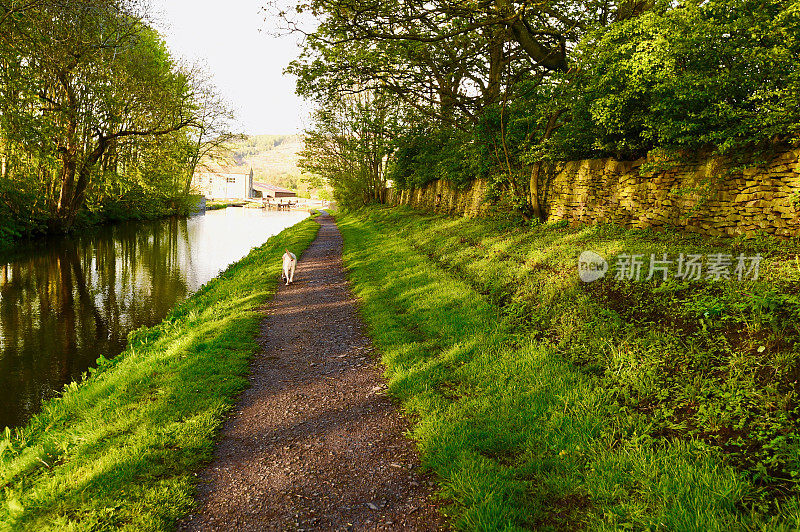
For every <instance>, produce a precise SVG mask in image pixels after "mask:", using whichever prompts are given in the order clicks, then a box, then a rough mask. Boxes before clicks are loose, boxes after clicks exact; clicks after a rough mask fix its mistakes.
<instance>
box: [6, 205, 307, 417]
mask: <svg viewBox="0 0 800 532" xmlns="http://www.w3.org/2000/svg"><path fill="white" fill-rule="evenodd" d="M307 216H308V214H306V213H300V212H288V213H287V212H280V213H278V212H264V211H261V210H260V209H244V208H227V209H222V210H218V211H209V212H207V213H206V214H205V215H201V216H195V217H193V218H189V219H177V218H173V219H166V220H157V221H148V222H126V223H121V224H116V225H113V226H108V227H103V228H99V229H96V230H93V231H91V232H90V233H89V234H86V235H75V236H71V237H57V238H56V237H54V238H49V239H46V240H41V241H38V242H36V243H33V244H30V245H26V246H20V247H18V248H16V249H14V250H13V251H11V252H10V253H7V254H5V255H4V256H2V257H0V428H2V427H4V426H10V427H15V426H18V425H21V424H23V423H24V422H25V421H26V420H27V419H28V418H29V417H30V416H31V415H33V414H35V413H36V412H38V410H39V408H40V406H41V404H42V401H44V400H45V399H48V398H50V397H53V396H54V395H56V393H57V392H58V391H59V390H61V389H62V388H63V385H64V384H65V383H68V382H70V381H73V380H76V379H78V378H80V376H81V374H82V373H83V372H84V371H86V369H87V368H89V367H90V366H93V365H94V364H95V360H96V359H97V358H98V357H99V356H100V355H103V356H105V357H106V358H111V357H113V356H116V355H117V354H119V353H120V352H121V351H122V350H123V349H124V347H125V343H126V341H127V335H128V333H129V332H130V331H132V330H134V329H137V328H138V327H141V326H151V325H155V324H156V323H158V322H159V321H161V320H162V319H163V318H164V317H165V316H166V315H167V313H168V312H169V311H170V310H171V309H172V308H173V307H174V306H175V305H176V304H177V303H179V302H181V301H182V300H184V299H186V297H188V296H189V295H190V294H192V293H193V292H194V291H196V290H197V289H198V288H200V286H202V285H203V284H205V283H206V282H208V281H209V280H210V279H212V278H213V277H215V276H216V275H217V274H218V273H219V272H221V271H222V270H224V269H225V267H226V266H227V265H228V264H230V263H231V262H234V261H236V260H238V259H240V258H241V257H243V256H245V255H246V254H247V253H248V252H249V251H250V249H251V248H252V247H254V246H258V245H260V244H262V243H263V242H265V241H266V240H267V239H268V238H269V237H270V236H272V235H274V234H277V233H279V232H280V231H282V230H283V229H285V228H287V227H289V226H291V225H294V224H295V223H297V222H299V221H300V220H302V219H303V218H305V217H307Z"/></svg>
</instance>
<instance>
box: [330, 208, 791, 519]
mask: <svg viewBox="0 0 800 532" xmlns="http://www.w3.org/2000/svg"><path fill="white" fill-rule="evenodd" d="M339 224H340V228H341V230H342V233H343V236H344V241H345V261H346V264H347V267H348V269H349V271H350V275H351V279H352V281H353V284H354V289H355V291H356V293H357V294H358V295H359V296H360V298H361V300H362V314H363V316H364V318H365V319H366V320H367V322H368V324H369V326H370V329H371V332H372V335H373V336H374V339H375V341H376V343H377V344H378V345H379V347H380V348H381V350H382V352H383V360H384V362H385V363H386V366H387V377H388V379H389V382H390V392H391V393H392V394H393V395H394V396H395V397H397V398H398V399H400V400H401V401H402V403H403V405H404V408H405V409H406V411H407V412H408V413H409V414H410V416H411V417H412V419H413V420H414V428H413V430H412V436H413V437H414V438H415V439H416V440H417V441H418V442H419V446H420V449H421V451H422V459H423V463H424V465H425V466H426V467H428V468H430V469H431V470H433V471H434V472H435V473H436V475H437V476H438V477H439V479H440V490H439V495H440V496H441V497H442V498H443V499H444V500H445V501H447V509H446V512H447V513H448V515H449V516H450V517H451V518H452V521H453V523H454V524H455V525H456V527H457V528H460V529H464V530H518V529H537V530H538V529H541V530H548V529H551V530H574V529H578V528H587V529H591V530H617V529H626V528H630V529H636V530H646V529H668V530H746V529H767V530H793V529H797V528H798V527H800V503H799V502H798V473H799V472H800V460H799V459H798V458H799V456H800V454H799V451H798V448H799V445H798V419H799V418H800V416H799V415H798V414H799V413H800V410H799V407H798V399H797V398H798V393H800V389H798V386H797V379H798V377H800V374H798V368H800V364H798V361H799V360H800V350H799V349H798V342H797V340H798V338H799V337H800V330H798V329H799V328H800V319H798V317H800V313H798V309H800V303H799V302H798V300H797V297H796V296H797V293H798V290H797V289H798V283H799V282H800V267H798V266H797V265H796V264H795V256H796V254H798V249H799V246H798V242H797V241H791V242H784V243H779V242H775V241H773V240H770V239H764V238H761V239H751V240H745V239H734V240H730V239H728V240H725V239H708V238H700V237H697V236H694V235H680V234H676V233H670V232H663V233H657V232H652V231H642V230H626V229H624V228H621V227H616V226H590V227H563V226H560V225H559V224H556V225H542V226H538V227H534V228H514V227H509V226H505V227H503V226H501V225H499V224H497V223H496V222H493V221H491V220H470V219H465V218H449V217H444V216H436V215H423V214H420V213H416V212H414V211H411V210H409V209H404V208H371V209H366V210H362V211H360V212H356V213H349V214H346V215H341V216H340V217H339ZM585 249H592V250H594V251H597V252H599V253H600V254H602V255H604V256H606V257H609V256H613V255H616V254H619V253H622V252H627V253H635V252H642V253H647V254H649V253H651V252H652V253H661V252H669V253H671V254H677V253H690V252H695V253H712V252H715V251H728V252H734V253H739V252H740V251H742V252H746V253H748V254H750V253H754V252H760V253H762V254H763V255H764V256H765V257H766V259H765V261H764V263H762V270H761V278H760V280H758V281H748V282H742V283H740V282H738V281H735V282H727V281H726V282H712V281H692V282H686V283H679V282H673V281H668V282H663V283H658V282H640V283H634V282H630V281H615V280H613V279H604V280H602V281H596V282H595V283H592V284H589V285H586V284H583V283H581V282H580V280H579V279H578V275H577V268H576V265H577V264H576V263H577V256H578V254H579V253H580V252H581V251H583V250H585Z"/></svg>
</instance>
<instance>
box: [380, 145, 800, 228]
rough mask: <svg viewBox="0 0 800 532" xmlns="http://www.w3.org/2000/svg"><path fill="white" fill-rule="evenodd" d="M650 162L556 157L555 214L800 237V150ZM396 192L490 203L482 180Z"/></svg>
mask: <svg viewBox="0 0 800 532" xmlns="http://www.w3.org/2000/svg"><path fill="white" fill-rule="evenodd" d="M645 162H647V161H646V159H641V160H638V161H617V160H614V159H593V160H583V161H569V162H564V163H559V164H557V165H556V166H555V168H554V169H553V171H552V174H551V175H550V179H549V183H548V185H547V198H546V211H547V212H548V213H549V220H561V219H566V220H569V221H571V222H582V223H597V222H615V223H619V224H623V225H627V226H630V227H653V226H655V227H657V226H663V225H671V226H675V227H678V228H681V229H683V230H685V231H692V232H697V233H702V234H708V235H736V234H743V233H750V232H755V231H764V232H767V233H771V234H775V235H779V236H795V235H798V236H800V204H798V203H797V202H798V201H800V149H793V150H788V151H785V152H783V153H781V154H779V155H778V156H776V157H775V158H774V159H773V160H772V161H770V162H769V163H767V164H765V165H762V166H757V167H751V168H744V169H743V170H742V169H739V170H730V169H729V168H728V167H726V166H725V165H724V164H723V163H721V162H720V161H719V160H717V159H707V160H704V161H700V162H697V163H694V164H682V165H671V166H664V169H662V170H660V171H656V172H652V173H649V174H648V173H645V172H642V171H641V168H642V165H643V164H644V163H645ZM397 192H399V191H394V193H393V194H391V196H390V198H391V199H390V201H391V202H393V203H396V204H404V205H411V206H414V207H416V208H420V209H425V210H432V211H436V212H446V213H451V214H459V215H462V216H480V215H482V214H484V213H485V212H486V209H487V207H488V206H487V204H486V201H485V198H484V196H485V192H486V182H485V180H482V179H479V180H476V181H475V182H474V184H473V185H472V187H471V188H469V189H467V190H464V191H454V190H452V189H450V187H449V186H448V184H447V183H445V182H443V181H437V182H434V183H431V184H429V185H427V186H425V187H423V188H419V189H414V190H406V191H402V192H400V193H399V194H398V193H397Z"/></svg>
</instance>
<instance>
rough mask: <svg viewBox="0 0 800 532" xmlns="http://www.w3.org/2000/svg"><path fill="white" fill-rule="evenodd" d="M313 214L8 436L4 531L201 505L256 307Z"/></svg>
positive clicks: (116, 525)
mask: <svg viewBox="0 0 800 532" xmlns="http://www.w3.org/2000/svg"><path fill="white" fill-rule="evenodd" d="M317 228H318V225H317V224H316V223H315V222H313V221H311V220H305V221H303V222H301V223H299V224H297V225H295V226H294V227H292V228H289V229H287V230H285V231H283V232H282V233H280V234H279V235H276V236H274V237H272V238H270V239H269V241H268V242H267V243H265V244H264V245H262V246H261V247H259V248H256V249H254V250H253V251H252V252H251V253H250V254H249V255H248V256H247V257H245V258H243V259H242V260H240V261H239V262H237V263H236V264H234V265H232V266H230V267H229V268H228V269H227V270H226V271H225V272H223V273H222V274H221V275H220V276H219V277H218V278H216V279H214V280H212V281H211V282H209V283H208V284H207V285H205V286H204V287H203V288H201V289H200V290H199V291H198V292H197V293H196V294H195V295H193V296H192V297H191V298H189V299H188V300H187V301H185V302H184V303H182V304H181V305H179V306H178V307H177V308H175V310H174V311H173V312H172V313H171V314H170V316H168V317H167V318H166V319H165V320H164V321H163V322H162V323H161V324H160V325H158V326H156V327H152V328H149V329H139V330H138V331H136V332H134V333H133V334H132V335H131V338H130V341H129V346H128V348H127V349H126V350H125V352H123V353H122V354H121V355H119V356H118V357H116V358H114V359H113V360H110V361H109V360H105V359H100V360H99V361H98V362H99V365H98V368H97V369H94V370H92V372H91V375H90V376H88V377H87V378H85V379H84V380H83V381H82V382H80V383H72V384H70V385H68V386H67V387H66V388H65V390H64V393H63V395H62V396H61V397H60V398H57V399H55V400H52V401H49V402H48V403H46V404H45V405H44V407H43V409H42V412H41V413H40V414H38V415H37V416H35V417H34V418H33V419H31V420H30V422H29V423H28V424H27V426H25V427H23V428H21V429H18V430H15V431H13V433H12V432H11V431H8V430H7V431H6V434H5V437H4V438H2V439H0V487H2V493H0V529H2V530H59V531H61V530H107V529H127V530H137V531H139V530H164V529H172V528H174V523H175V521H176V519H178V518H179V517H180V516H182V515H183V514H185V513H186V512H187V511H188V510H189V509H190V508H191V506H192V504H193V493H194V487H193V479H194V476H193V473H194V472H195V471H196V470H198V468H199V467H200V465H201V464H202V463H203V462H204V461H206V460H208V459H209V458H210V457H211V454H212V450H213V443H214V437H215V435H216V434H217V432H218V429H219V427H220V423H221V420H222V416H223V415H224V413H225V412H226V411H227V410H228V409H229V408H230V407H231V405H232V404H233V401H234V400H235V397H236V395H237V394H238V393H239V392H240V391H241V390H242V389H244V388H245V387H246V385H247V378H246V374H247V373H248V361H249V359H250V357H251V355H252V354H253V353H254V352H256V351H257V349H258V346H257V344H256V342H255V337H256V335H257V332H258V323H259V321H260V320H261V314H260V313H259V312H256V310H257V308H258V307H259V306H260V305H263V304H264V303H265V302H266V301H267V300H268V299H269V298H270V297H271V295H272V294H273V293H274V290H275V286H276V284H277V281H278V275H279V270H280V256H281V255H282V253H283V250H284V248H286V247H288V248H290V249H292V250H294V251H295V252H296V253H298V254H299V253H300V252H302V250H304V249H305V248H306V247H307V246H308V245H309V244H310V243H311V242H312V241H313V239H314V238H315V236H316V233H317Z"/></svg>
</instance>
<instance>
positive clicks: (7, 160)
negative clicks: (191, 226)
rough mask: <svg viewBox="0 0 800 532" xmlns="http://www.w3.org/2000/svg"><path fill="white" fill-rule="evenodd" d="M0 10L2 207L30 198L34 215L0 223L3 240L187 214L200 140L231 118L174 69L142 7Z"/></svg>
mask: <svg viewBox="0 0 800 532" xmlns="http://www.w3.org/2000/svg"><path fill="white" fill-rule="evenodd" d="M0 10H2V11H3V13H2V14H1V15H0V171H1V172H2V173H1V174H0V181H2V186H0V202H3V203H6V204H15V202H17V201H18V200H20V199H23V198H21V197H19V194H17V193H16V191H17V190H22V191H24V194H25V195H26V198H25V199H26V202H24V203H23V204H22V205H25V206H26V207H30V209H29V212H28V213H27V214H26V213H25V212H23V211H22V210H20V209H18V210H17V211H16V212H15V213H12V215H11V216H9V215H7V214H6V215H3V216H2V219H0V228H2V229H0V231H2V232H3V235H4V236H3V238H4V239H7V238H6V237H8V236H9V235H11V236H14V237H17V235H19V236H25V235H28V234H32V233H36V232H37V231H38V230H39V228H40V226H41V225H42V223H45V224H46V225H47V226H48V229H49V230H52V231H67V230H70V229H72V228H73V227H74V226H75V225H76V223H77V224H80V223H88V222H91V221H98V220H99V221H102V220H103V219H119V218H122V217H125V218H129V217H133V218H139V217H153V216H159V215H161V216H163V215H165V214H169V213H175V212H183V211H185V210H186V209H185V208H184V206H183V204H184V203H185V202H186V201H187V196H188V195H189V189H188V185H187V183H188V181H189V179H190V178H191V175H192V172H193V170H194V165H195V164H196V157H197V155H198V150H201V151H202V150H203V149H205V148H204V147H203V146H204V142H203V141H202V135H196V134H195V133H196V132H197V131H198V130H201V131H203V132H204V133H205V134H209V133H211V132H212V131H214V132H217V133H219V131H220V130H219V124H218V123H219V122H220V120H216V122H214V120H212V118H214V117H218V116H220V115H221V114H224V113H221V112H218V110H219V102H217V101H215V100H213V98H212V97H211V96H209V94H208V91H207V90H206V88H205V87H201V86H200V85H202V83H201V82H200V81H199V80H198V79H196V78H195V77H192V76H194V75H196V73H194V72H192V73H190V72H189V71H188V70H187V69H185V68H183V67H181V66H180V65H178V64H177V63H176V62H175V61H174V60H173V59H172V57H171V56H170V54H169V52H168V50H167V48H166V45H165V44H164V42H163V40H162V39H161V37H160V36H159V35H158V33H157V32H156V31H155V30H153V29H152V28H150V27H149V26H148V25H147V24H146V23H145V19H144V15H143V14H142V12H141V5H140V3H139V2H137V1H135V0H81V1H77V0H66V1H58V2H54V1H50V0H45V1H41V2H30V3H24V4H22V3H18V2H14V3H12V4H11V5H10V6H5V7H3V8H1V9H0ZM215 124H216V125H215ZM212 126H213V127H212ZM214 127H216V129H214ZM15 194H16V196H15ZM148 196H149V198H148ZM130 209H133V210H130ZM12 210H13V209H12ZM104 212H107V213H108V216H105V214H104Z"/></svg>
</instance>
